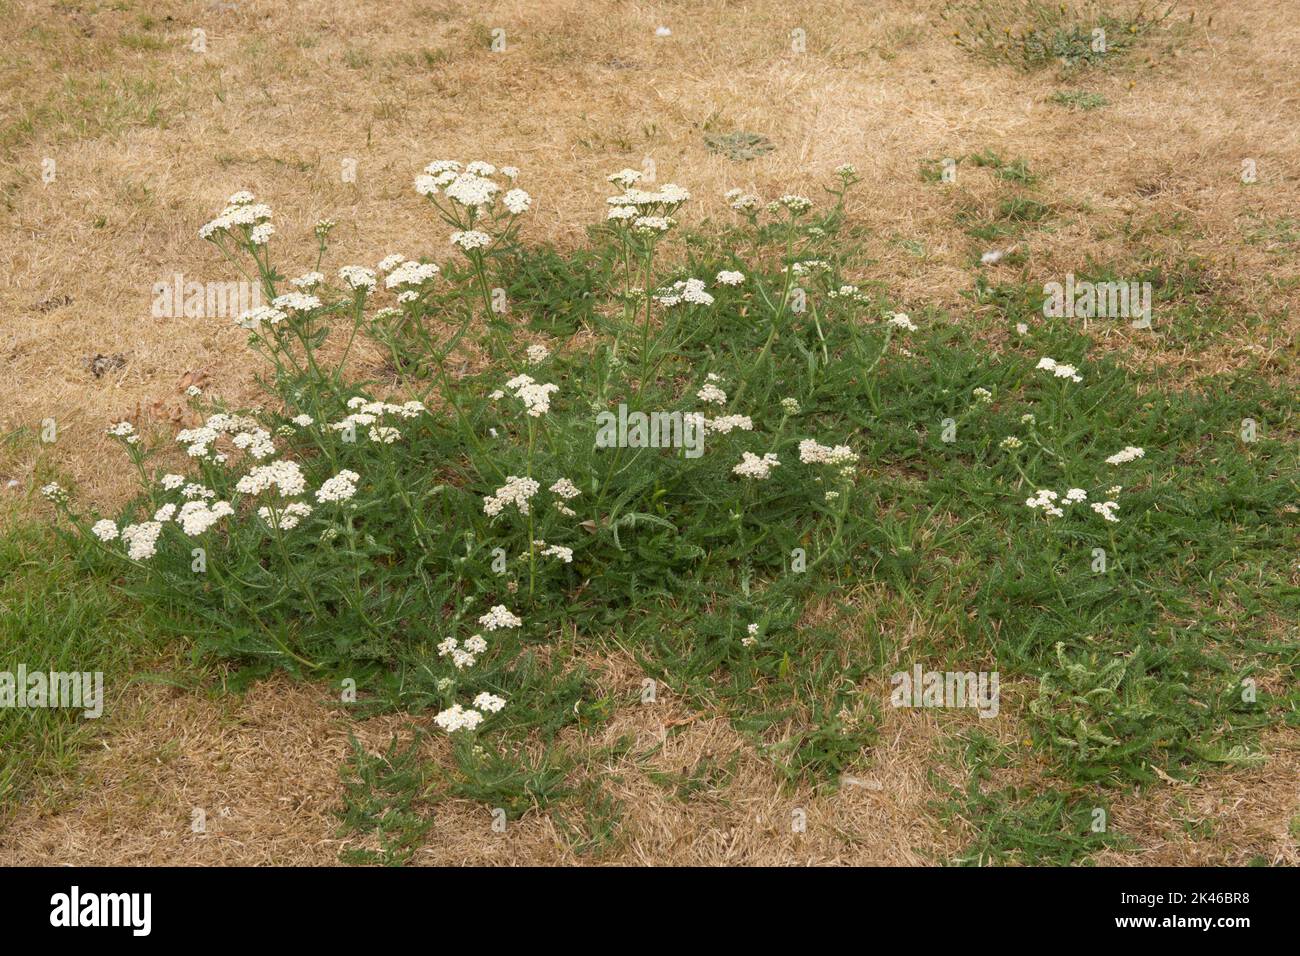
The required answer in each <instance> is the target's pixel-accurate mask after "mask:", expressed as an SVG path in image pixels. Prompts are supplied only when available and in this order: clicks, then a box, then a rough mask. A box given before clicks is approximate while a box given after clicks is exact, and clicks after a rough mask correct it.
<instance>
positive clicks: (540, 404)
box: [506, 375, 560, 418]
mask: <svg viewBox="0 0 1300 956" xmlns="http://www.w3.org/2000/svg"><path fill="white" fill-rule="evenodd" d="M506 388H508V389H510V391H512V392H514V393H515V398H517V399H519V400H520V401H521V402H523V403H524V410H525V411H527V412H528V414H529V415H530V416H532V417H533V418H541V417H542V416H543V415H545V414H546V413H547V412H549V411H550V410H551V395H552V394H553V393H555V392H558V391H559V390H560V386H558V385H552V384H550V383H544V384H543V383H539V382H536V381H534V380H533V378H532V377H531V376H528V375H516V376H515V377H514V378H512V379H511V380H510V381H508V382H506Z"/></svg>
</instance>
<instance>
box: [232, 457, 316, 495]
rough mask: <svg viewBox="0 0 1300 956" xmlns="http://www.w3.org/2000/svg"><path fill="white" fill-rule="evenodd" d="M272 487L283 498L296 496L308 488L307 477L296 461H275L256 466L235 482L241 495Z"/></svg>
mask: <svg viewBox="0 0 1300 956" xmlns="http://www.w3.org/2000/svg"><path fill="white" fill-rule="evenodd" d="M270 488H275V489H276V491H278V492H279V494H280V497H282V498H295V497H297V496H298V495H300V494H302V493H303V492H304V491H306V490H307V478H306V476H304V475H303V473H302V469H301V468H300V467H298V463H297V462H296V461H273V462H271V464H269V465H260V466H258V467H257V468H254V469H253V470H252V471H250V472H249V473H248V474H247V475H245V476H244V477H243V478H240V479H239V481H238V482H237V483H236V484H235V490H236V491H238V492H239V493H240V494H241V495H260V494H261V493H262V492H264V491H266V490H268V489H270Z"/></svg>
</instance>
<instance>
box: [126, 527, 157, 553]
mask: <svg viewBox="0 0 1300 956" xmlns="http://www.w3.org/2000/svg"><path fill="white" fill-rule="evenodd" d="M160 534H162V522H161V521H145V522H142V523H140V524H129V525H127V526H126V527H125V528H123V529H122V540H123V541H125V542H126V544H127V550H126V553H127V557H129V558H130V559H131V560H132V561H147V560H148V559H149V558H152V557H153V556H154V554H155V553H156V552H157V550H158V536H159V535H160Z"/></svg>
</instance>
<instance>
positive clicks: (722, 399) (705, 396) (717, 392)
mask: <svg viewBox="0 0 1300 956" xmlns="http://www.w3.org/2000/svg"><path fill="white" fill-rule="evenodd" d="M695 397H696V398H698V399H699V400H700V401H702V402H705V403H707V404H709V405H725V404H727V393H726V392H724V391H723V390H722V389H720V388H719V387H718V386H716V385H714V384H713V383H712V382H706V383H705V384H704V385H703V386H702V387H701V388H700V390H699V391H698V392H696V393H695Z"/></svg>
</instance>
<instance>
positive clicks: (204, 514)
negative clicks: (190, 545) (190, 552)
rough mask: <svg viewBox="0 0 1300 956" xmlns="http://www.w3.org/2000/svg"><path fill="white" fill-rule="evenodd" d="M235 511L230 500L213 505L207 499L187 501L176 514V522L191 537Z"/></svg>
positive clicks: (201, 532)
mask: <svg viewBox="0 0 1300 956" xmlns="http://www.w3.org/2000/svg"><path fill="white" fill-rule="evenodd" d="M190 487H193V486H190ZM234 513H235V509H234V508H232V507H231V506H230V502H228V501H218V502H215V503H213V504H212V505H208V503H207V502H206V501H187V502H185V504H183V505H181V510H180V512H179V513H178V514H177V515H176V522H177V523H178V524H179V525H180V526H181V530H182V531H184V532H185V533H186V534H187V535H189V537H191V538H195V537H198V536H199V535H201V534H203V532H205V531H207V530H208V529H209V528H211V527H212V526H213V525H214V524H216V523H217V522H218V521H220V520H221V519H222V518H226V517H229V516H230V515H233V514H234Z"/></svg>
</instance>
